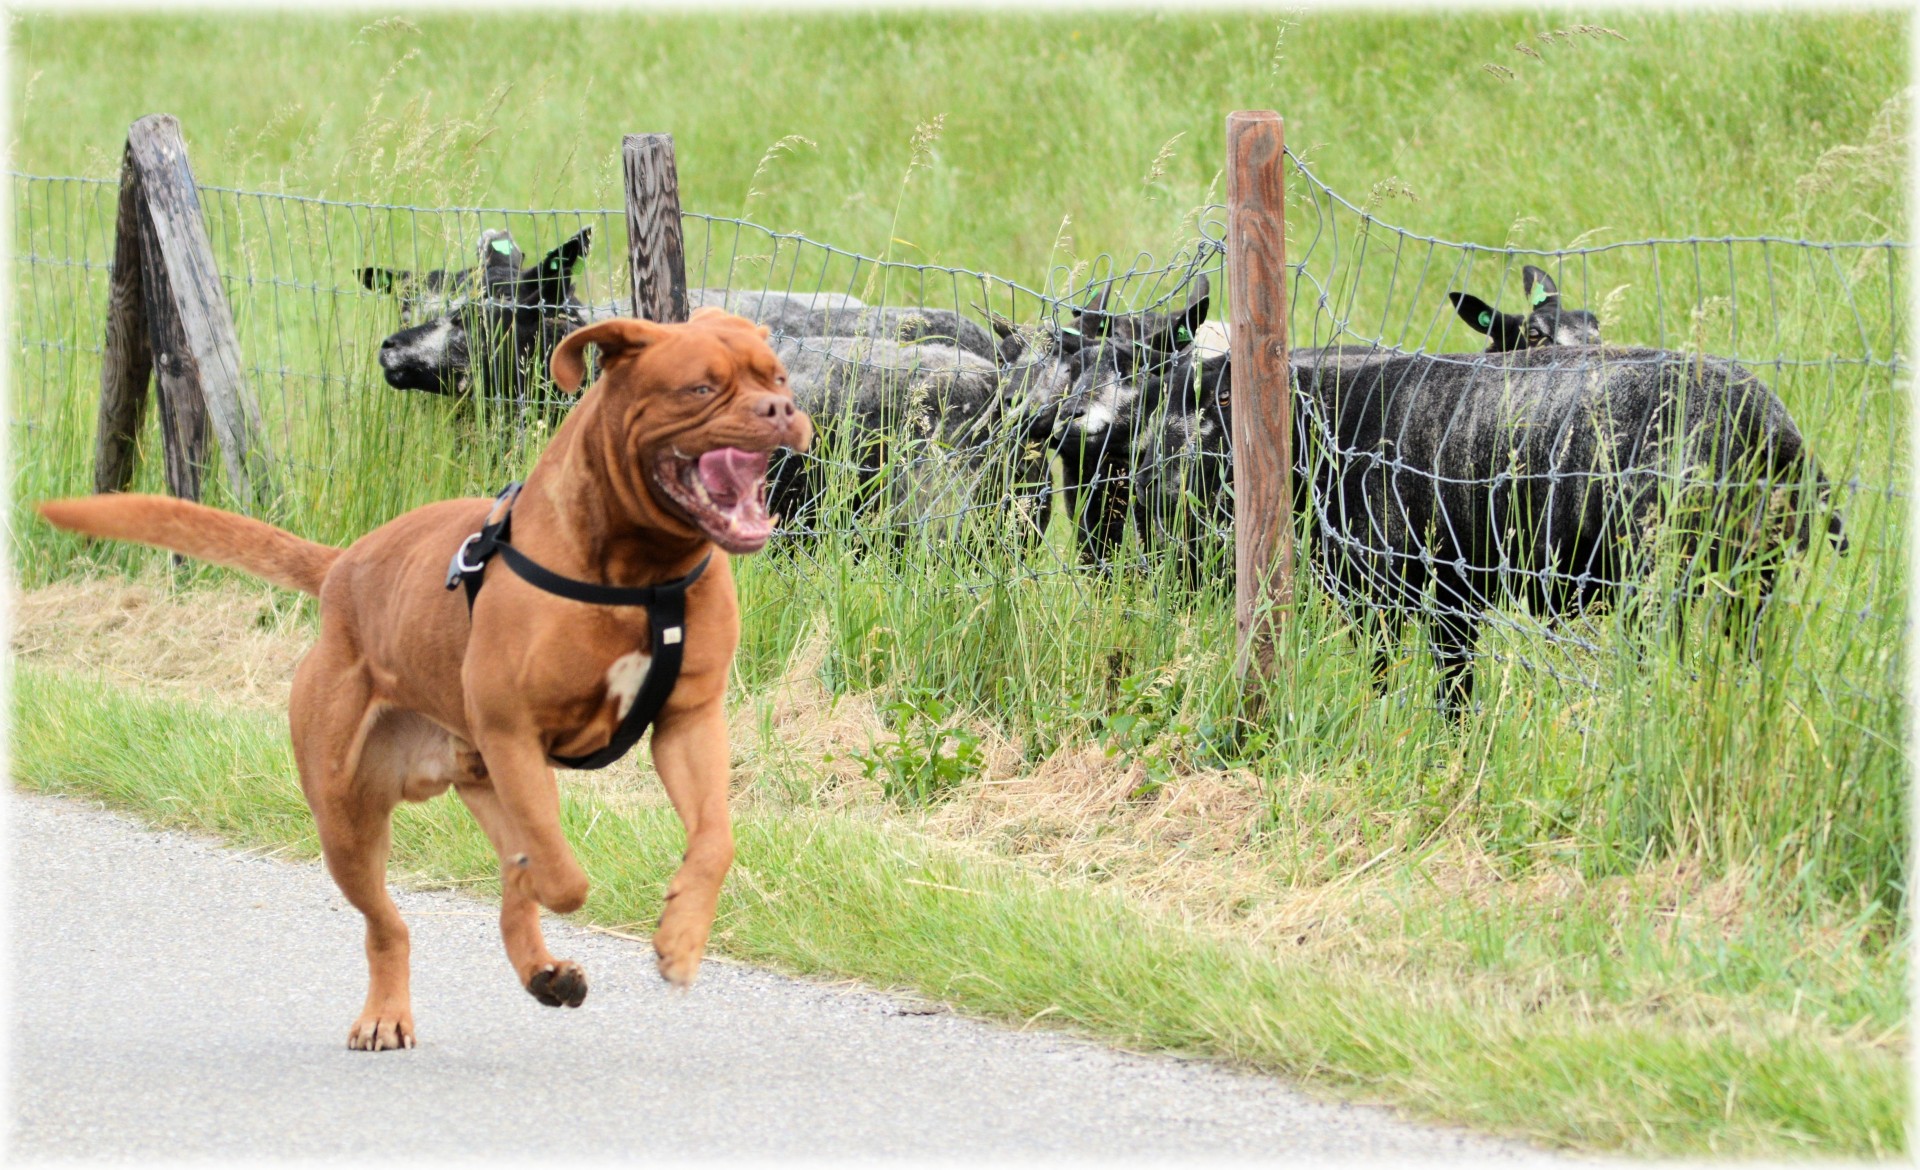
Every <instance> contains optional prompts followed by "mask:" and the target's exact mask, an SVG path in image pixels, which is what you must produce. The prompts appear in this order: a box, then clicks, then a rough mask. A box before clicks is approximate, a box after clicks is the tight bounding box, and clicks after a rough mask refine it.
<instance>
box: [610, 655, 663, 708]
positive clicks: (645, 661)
mask: <svg viewBox="0 0 1920 1170" xmlns="http://www.w3.org/2000/svg"><path fill="white" fill-rule="evenodd" d="M652 665H653V655H651V654H643V653H641V652H640V651H638V650H635V651H634V652H633V653H631V654H622V655H621V656H620V657H618V658H616V659H614V660H613V665H612V666H609V667H607V697H608V698H610V699H612V700H613V701H614V702H615V703H617V704H618V705H619V706H618V710H617V712H616V715H617V717H618V718H621V719H625V718H626V717H627V712H628V711H631V710H632V709H633V700H634V698H635V697H636V696H638V695H639V694H640V684H641V682H643V681H644V680H645V679H646V677H647V668H648V667H650V666H652Z"/></svg>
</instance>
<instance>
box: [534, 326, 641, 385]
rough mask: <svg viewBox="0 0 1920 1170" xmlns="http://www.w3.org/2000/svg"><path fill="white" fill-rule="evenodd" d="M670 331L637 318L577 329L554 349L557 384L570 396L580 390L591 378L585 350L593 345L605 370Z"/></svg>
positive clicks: (554, 374) (554, 372)
mask: <svg viewBox="0 0 1920 1170" xmlns="http://www.w3.org/2000/svg"><path fill="white" fill-rule="evenodd" d="M667 328H668V327H667V326H665V325H658V324H655V323H654V322H652V321H642V320H640V319H639V318H637V317H614V318H611V319H609V320H606V321H600V322H596V323H595V324H592V325H589V326H587V327H586V328H585V329H576V330H574V331H573V332H572V333H569V334H567V335H566V337H564V338H562V339H561V342H560V344H559V345H557V346H555V347H554V350H553V362H552V371H553V384H554V385H556V386H558V387H560V389H562V390H565V391H566V392H567V393H569V394H573V393H576V392H578V391H579V389H580V381H581V379H583V378H585V377H586V375H587V359H586V355H585V353H584V351H585V350H586V348H587V347H588V346H589V345H591V346H593V347H594V348H596V349H598V350H599V351H600V359H601V361H600V364H601V366H602V367H603V368H604V367H605V365H606V364H607V363H608V362H610V361H612V360H613V359H614V358H617V357H619V356H620V355H621V354H624V353H631V352H633V351H635V350H639V349H644V348H646V347H647V346H649V345H652V344H653V343H654V342H656V341H659V340H660V339H661V337H662V336H664V333H665V330H666V329H667Z"/></svg>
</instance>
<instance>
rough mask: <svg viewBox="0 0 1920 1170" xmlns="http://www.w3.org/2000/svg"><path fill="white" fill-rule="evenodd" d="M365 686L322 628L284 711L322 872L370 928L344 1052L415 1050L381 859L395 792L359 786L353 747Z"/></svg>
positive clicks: (404, 958) (367, 718) (400, 926)
mask: <svg viewBox="0 0 1920 1170" xmlns="http://www.w3.org/2000/svg"><path fill="white" fill-rule="evenodd" d="M372 698H373V696H372V687H371V686H370V685H369V684H368V682H367V680H366V678H365V676H364V674H363V673H362V671H361V669H360V668H359V665H358V664H357V663H356V662H354V661H353V659H352V656H351V653H350V652H347V651H343V650H342V649H341V648H340V647H339V646H337V645H336V643H335V639H334V638H332V637H331V636H330V635H329V632H328V631H326V630H325V629H324V628H323V630H322V634H321V639H320V642H319V643H318V644H317V645H316V646H315V647H314V649H313V652H312V653H310V654H308V655H307V657H306V659H305V660H304V661H302V662H301V664H300V669H299V670H298V671H297V672H296V673H295V674H294V680H293V702H292V705H291V713H292V719H291V723H292V730H293V750H294V759H295V761H296V762H297V764H298V765H299V769H300V787H301V788H302V789H303V790H304V791H305V793H306V797H307V804H308V806H309V807H310V808H311V809H312V810H313V819H314V823H315V825H316V826H317V827H318V828H319V830H320V848H321V851H322V852H323V853H324V854H325V855H326V860H327V870H328V872H330V873H331V874H332V875H333V880H334V883H335V884H336V885H338V886H339V887H340V892H341V893H342V894H345V895H346V898H347V901H349V902H351V903H353V906H354V908H355V909H357V910H359V911H360V913H361V914H362V915H364V916H365V918H366V920H367V943H366V945H367V968H368V981H367V998H366V1003H365V1004H364V1006H363V1007H362V1008H361V1011H360V1017H359V1018H358V1019H356V1020H355V1021H354V1022H353V1027H352V1029H351V1030H349V1031H348V1033H347V1047H349V1048H354V1049H360V1050H363V1051H368V1052H377V1051H380V1050H383V1049H389V1048H412V1047H413V1046H414V1042H415V1035H414V1027H413V998H412V987H411V983H410V973H409V970H408V962H409V957H410V950H409V943H408V938H407V924H406V923H405V922H404V921H403V920H402V919H401V917H400V908H399V907H397V906H395V905H394V903H393V898H392V897H391V896H390V895H389V894H388V893H387V853H388V850H389V848H390V846H391V844H392V825H391V817H392V814H393V806H394V805H395V804H397V803H398V802H399V792H398V786H397V785H392V784H381V783H372V784H367V783H362V782H361V777H359V776H358V775H357V772H358V770H359V764H360V746H361V740H362V738H363V737H364V735H365V733H366V730H367V728H368V727H369V725H370V724H371V722H372V720H373V719H375V718H377V715H376V714H375V712H374V711H373V710H372Z"/></svg>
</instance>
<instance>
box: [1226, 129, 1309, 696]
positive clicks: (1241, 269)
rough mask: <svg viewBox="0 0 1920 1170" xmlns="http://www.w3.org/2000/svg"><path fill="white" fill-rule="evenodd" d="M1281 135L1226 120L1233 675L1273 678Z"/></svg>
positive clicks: (1283, 287) (1282, 332) (1283, 375)
mask: <svg viewBox="0 0 1920 1170" xmlns="http://www.w3.org/2000/svg"><path fill="white" fill-rule="evenodd" d="M1284 146H1285V133H1284V124H1283V123H1282V121H1281V119H1280V115H1278V114H1276V113H1274V112H1273V111H1271V110H1242V111H1238V112H1235V113H1232V114H1229V115H1227V287H1228V292H1229V297H1230V299H1231V300H1232V331H1233V337H1232V342H1231V346H1232V361H1233V399H1234V402H1233V499H1234V522H1233V528H1234V541H1233V543H1234V567H1235V571H1236V578H1235V579H1236V582H1237V592H1238V597H1237V605H1236V616H1237V618H1238V624H1239V632H1240V645H1239V655H1238V658H1237V666H1238V669H1239V671H1240V673H1241V675H1242V676H1243V677H1244V676H1245V675H1246V674H1247V673H1248V672H1249V671H1251V672H1253V673H1255V674H1257V675H1258V676H1259V677H1260V678H1262V679H1265V678H1270V677H1272V674H1273V667H1274V635H1275V633H1276V631H1277V629H1278V624H1279V623H1280V622H1282V621H1284V620H1285V619H1286V616H1287V615H1288V614H1289V613H1290V612H1291V609H1292V605H1293V561H1294V554H1293V488H1294V485H1293V396H1292V383H1291V378H1290V377H1289V370H1288V361H1287V248H1286V218H1285V197H1286V185H1285V181H1284V178H1283V176H1282V174H1281V163H1282V160H1283V157H1284Z"/></svg>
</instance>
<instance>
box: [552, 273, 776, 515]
mask: <svg viewBox="0 0 1920 1170" xmlns="http://www.w3.org/2000/svg"><path fill="white" fill-rule="evenodd" d="M588 346H592V347H593V348H595V349H596V350H598V351H599V354H600V361H599V367H600V376H599V378H598V379H596V380H595V382H594V383H593V386H592V388H591V389H590V391H589V395H590V397H588V398H587V399H586V400H584V401H582V403H581V404H580V406H579V408H577V409H576V410H575V411H574V418H573V419H572V420H569V423H570V425H571V424H572V423H573V422H574V421H575V420H579V421H580V422H581V424H582V425H589V426H593V427H595V428H597V431H598V433H599V434H600V435H601V436H603V438H602V439H601V440H600V441H601V442H603V443H610V444H611V445H612V449H611V450H610V451H609V452H608V455H609V456H610V459H609V462H610V463H611V464H613V465H614V466H611V467H609V470H610V471H616V470H618V469H619V468H629V469H632V470H633V471H635V472H637V474H636V475H634V476H633V478H632V481H631V489H630V490H631V491H633V492H634V493H635V495H636V498H635V499H634V501H633V502H634V503H635V504H636V505H637V506H638V508H639V510H640V511H642V512H643V513H646V514H648V515H649V516H651V517H653V518H655V519H660V518H664V519H665V520H667V521H669V522H671V523H673V524H675V525H677V526H679V527H682V528H685V529H686V530H688V532H689V533H698V534H699V535H701V536H704V537H706V538H707V539H708V540H711V541H713V543H715V544H717V545H719V546H720V547H721V548H723V549H726V550H727V551H728V552H730V553H750V552H756V551H758V550H759V549H760V547H761V546H763V545H765V544H766V543H767V538H768V537H769V536H771V535H772V534H773V520H772V518H771V517H770V516H769V515H768V514H767V458H768V456H769V454H770V453H771V452H772V451H773V450H774V448H776V447H791V448H793V449H794V450H796V451H804V450H806V449H807V447H808V445H809V444H810V443H811V442H812V440H813V423H812V421H811V420H810V419H808V417H807V415H806V414H805V412H803V411H801V410H800V409H799V407H797V406H795V405H794V401H793V391H792V390H791V389H789V388H788V386H787V369H786V366H785V365H783V364H782V363H781V361H780V359H779V357H777V356H776V355H775V354H774V352H773V350H772V349H771V348H770V347H769V346H768V345H767V328H766V326H764V325H755V324H754V323H753V322H751V321H749V320H747V319H746V318H745V317H738V316H735V315H733V314H732V313H728V312H725V311H723V310H720V309H711V308H709V309H701V310H699V311H697V312H695V313H694V315H693V317H692V319H691V320H689V321H688V322H687V323H686V324H684V325H662V324H658V323H656V322H652V321H641V320H636V319H633V318H628V317H619V318H615V319H613V320H609V321H601V322H598V323H596V324H593V325H589V326H588V327H586V328H585V329H580V330H576V331H575V332H573V333H571V334H568V335H567V337H566V338H565V339H564V340H562V341H561V342H560V344H559V345H558V346H557V347H556V348H555V349H554V351H553V381H554V384H555V385H557V386H559V387H560V388H561V389H562V390H566V391H569V392H571V391H574V390H578V389H579V387H580V383H581V381H582V379H583V378H585V376H586V353H585V351H586V349H587V347H588ZM616 490H622V489H620V488H619V487H618V485H616Z"/></svg>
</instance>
